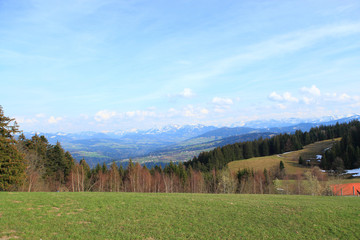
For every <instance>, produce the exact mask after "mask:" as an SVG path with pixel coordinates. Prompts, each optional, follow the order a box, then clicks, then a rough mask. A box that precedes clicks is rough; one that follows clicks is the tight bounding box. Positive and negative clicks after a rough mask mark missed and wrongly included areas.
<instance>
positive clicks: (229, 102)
mask: <svg viewBox="0 0 360 240" xmlns="http://www.w3.org/2000/svg"><path fill="white" fill-rule="evenodd" d="M212 103H214V104H217V105H232V104H233V103H234V102H233V100H232V99H231V98H221V97H214V98H213V100H212Z"/></svg>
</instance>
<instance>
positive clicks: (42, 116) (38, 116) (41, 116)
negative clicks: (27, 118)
mask: <svg viewBox="0 0 360 240" xmlns="http://www.w3.org/2000/svg"><path fill="white" fill-rule="evenodd" d="M35 117H37V118H44V117H46V115H45V114H44V113H38V114H36V115H35Z"/></svg>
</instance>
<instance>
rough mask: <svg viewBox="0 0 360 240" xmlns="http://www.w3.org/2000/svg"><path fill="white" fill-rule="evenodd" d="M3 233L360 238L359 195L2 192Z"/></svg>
mask: <svg viewBox="0 0 360 240" xmlns="http://www.w3.org/2000/svg"><path fill="white" fill-rule="evenodd" d="M0 199H1V201H0V239H1V238H2V239H9V237H12V238H15V237H19V238H25V239H85V238H86V239H264V238H265V239H359V238H360V232H359V231H358V229H359V228H360V221H357V219H359V217H360V215H359V212H358V211H357V210H358V209H359V208H360V201H359V198H355V197H311V196H285V195H219V194H217V195H209V194H143V193H4V192H3V193H0Z"/></svg>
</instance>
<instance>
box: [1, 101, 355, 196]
mask: <svg viewBox="0 0 360 240" xmlns="http://www.w3.org/2000/svg"><path fill="white" fill-rule="evenodd" d="M359 127H360V125H359V122H358V121H353V122H350V123H344V124H336V125H334V126H320V127H317V128H312V129H311V130H310V131H309V132H302V131H296V132H295V133H294V134H280V135H276V136H273V137H271V138H268V139H261V138H260V139H258V140H255V141H247V142H241V143H235V144H231V145H226V146H224V147H221V148H216V149H214V150H212V151H209V152H202V153H201V154H200V155H199V156H198V157H194V158H193V159H192V160H190V161H188V162H185V163H177V164H174V163H172V162H170V163H169V164H168V165H166V166H165V167H164V168H162V167H160V166H154V167H152V168H150V169H149V168H147V167H146V166H141V165H140V164H139V163H133V162H132V161H131V160H130V162H129V164H128V166H127V167H126V168H124V167H122V166H121V165H120V166H118V164H116V163H115V162H113V163H112V164H111V165H110V166H108V165H106V164H105V163H103V164H102V165H100V164H97V165H96V167H94V168H90V167H89V165H88V164H87V162H86V160H85V159H82V160H80V161H79V162H78V161H76V160H75V159H74V158H73V157H72V156H71V154H70V153H69V152H67V151H65V150H64V149H63V148H62V146H61V144H60V143H57V144H55V145H52V144H49V142H48V140H47V139H46V138H45V137H44V136H38V135H34V136H33V137H31V138H30V139H26V138H25V136H24V135H23V134H21V135H20V136H19V137H18V138H17V140H16V139H15V137H14V136H15V134H16V133H17V132H19V130H18V126H17V124H16V122H15V121H14V119H11V118H9V117H5V116H4V114H3V111H2V108H1V106H0V191H11V190H19V191H73V192H79V191H101V192H102V191H109V192H120V191H124V192H189V193H276V192H277V191H279V189H281V187H279V184H278V182H276V180H277V179H286V178H287V176H286V174H285V169H284V164H282V162H279V165H278V166H274V167H273V168H271V169H264V170H263V171H254V170H253V169H242V170H240V171H238V172H237V173H232V172H230V171H229V170H228V169H227V167H226V164H227V163H228V162H230V161H234V160H241V159H248V158H251V157H258V156H268V155H272V154H280V153H284V152H287V151H293V150H298V149H301V148H302V147H303V146H304V145H307V144H310V143H313V142H316V141H320V140H325V139H332V138H337V137H343V140H341V142H340V143H339V144H336V145H335V146H334V147H333V148H332V149H330V150H329V151H327V152H326V153H325V156H324V158H323V160H324V162H322V163H321V164H322V165H323V166H324V168H331V166H333V162H334V161H335V160H336V159H337V158H340V159H344V160H343V163H344V167H348V166H351V167H355V166H357V164H358V162H359V161H358V160H356V161H355V160H353V157H354V156H355V158H354V159H359V158H358V157H359V156H360V155H359V131H360V128H359ZM329 166H330V167H329ZM324 178H325V177H324V174H322V173H321V172H320V171H312V174H311V175H309V176H305V175H304V176H301V175H299V176H296V180H298V182H296V184H297V185H296V186H295V185H294V186H292V187H288V189H293V190H291V193H298V194H300V193H305V192H307V190H306V186H305V185H306V184H305V185H303V183H301V180H303V179H311V180H312V181H313V180H314V179H315V180H316V179H317V180H319V181H320V180H323V179H324ZM313 182H315V183H316V181H313ZM294 184H295V183H294ZM312 185H314V184H312ZM294 189H295V190H294Z"/></svg>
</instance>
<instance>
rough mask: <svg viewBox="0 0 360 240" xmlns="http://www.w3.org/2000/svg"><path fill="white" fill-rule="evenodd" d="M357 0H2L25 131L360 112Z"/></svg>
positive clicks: (7, 64)
mask: <svg viewBox="0 0 360 240" xmlns="http://www.w3.org/2000/svg"><path fill="white" fill-rule="evenodd" d="M359 13H360V1H358V0H349V1H347V0H342V1H338V0H337V1H333V0H323V1H322V0H319V1H317V0H311V1H307V0H303V1H291V0H286V1H285V0H284V1H275V0H274V1H269V0H266V1H265V0H264V1H262V0H257V1H253V0H248V1H247V0H241V1H240V0H235V1H227V0H224V1H213V0H204V1H203V0H192V1H190V0H178V1H168V0H164V1H158V0H152V1H137V0H131V1H130V0H129V1H125V0H58V1H57V0H54V1H53V0H18V1H11V0H0V83H1V84H0V86H1V94H0V105H1V106H2V107H3V110H4V113H5V115H6V116H10V117H14V118H15V119H16V120H17V122H18V124H19V125H20V129H22V130H24V131H42V132H59V131H62V132H80V131H99V132H100V131H118V130H130V129H148V128H152V127H161V126H165V125H172V124H178V125H185V124H204V125H215V126H231V125H233V124H239V125H241V124H242V123H244V122H247V121H251V120H263V119H286V118H304V119H308V118H317V117H322V116H330V115H336V116H347V115H352V114H358V113H360V91H359V89H360V14H359Z"/></svg>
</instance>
